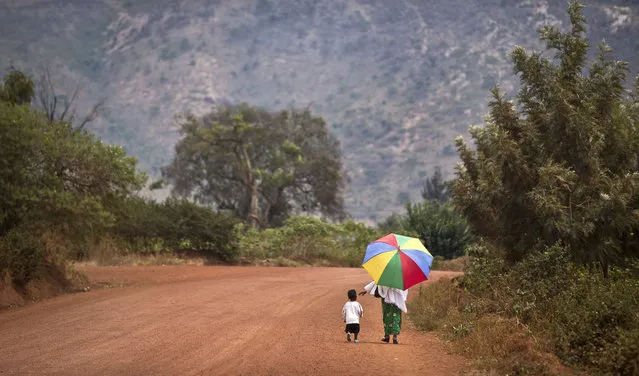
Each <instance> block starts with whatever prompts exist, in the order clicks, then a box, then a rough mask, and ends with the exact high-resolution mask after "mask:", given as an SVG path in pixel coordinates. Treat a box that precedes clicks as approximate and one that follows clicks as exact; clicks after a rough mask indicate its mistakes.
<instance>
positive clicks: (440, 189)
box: [422, 166, 450, 204]
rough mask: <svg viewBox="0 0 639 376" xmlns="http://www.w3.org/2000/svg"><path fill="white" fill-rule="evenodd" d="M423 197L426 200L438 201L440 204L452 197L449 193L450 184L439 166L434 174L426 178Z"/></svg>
mask: <svg viewBox="0 0 639 376" xmlns="http://www.w3.org/2000/svg"><path fill="white" fill-rule="evenodd" d="M422 197H423V198H424V200H426V201H433V200H434V201H437V202H439V203H440V204H443V203H444V202H447V201H448V200H449V199H450V196H449V194H448V184H447V182H445V181H444V178H443V177H442V168H441V167H440V166H437V167H436V168H435V172H434V173H433V176H431V177H429V178H426V181H425V182H424V187H423V188H422Z"/></svg>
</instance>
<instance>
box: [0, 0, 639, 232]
mask: <svg viewBox="0 0 639 376" xmlns="http://www.w3.org/2000/svg"><path fill="white" fill-rule="evenodd" d="M18 3H20V5H18ZM585 4H586V8H585V9H584V13H585V15H586V17H587V22H588V29H589V36H591V41H592V43H593V45H596V44H598V43H599V42H600V41H601V39H603V38H606V40H607V41H608V43H609V44H610V45H611V46H612V47H613V53H614V54H615V56H616V57H617V58H618V59H621V60H626V61H629V62H630V64H631V70H632V71H633V74H636V73H637V70H636V69H635V68H634V67H635V66H636V65H637V63H639V54H638V53H637V52H638V51H639V45H638V44H637V42H636V41H638V40H639V38H637V37H638V36H639V7H638V6H637V5H634V4H632V2H628V1H602V0H600V1H586V2H585ZM3 8H4V11H2V12H0V14H1V15H0V25H3V26H2V33H1V35H2V36H0V51H1V52H2V56H3V57H4V58H3V59H2V60H1V61H0V63H1V64H2V67H3V68H4V67H5V66H8V64H9V63H11V64H13V65H15V66H16V67H20V68H23V67H24V68H26V69H27V70H29V71H35V70H36V68H37V65H38V64H39V63H41V62H43V61H45V62H47V63H48V64H49V65H51V66H53V67H54V70H55V71H56V72H57V73H58V76H56V77H57V78H58V79H59V82H58V83H57V84H58V85H60V87H64V85H65V82H67V83H68V82H76V81H78V80H81V79H82V80H84V81H85V82H86V86H85V91H84V93H83V94H84V95H83V97H82V100H81V101H80V102H79V103H78V104H79V106H80V107H81V108H85V109H86V108H88V107H89V106H90V104H91V103H92V102H94V101H95V100H96V99H97V98H99V97H101V96H107V97H108V98H110V101H109V103H108V105H109V107H110V108H111V111H109V113H107V114H106V115H105V116H104V117H103V118H102V119H101V120H100V121H96V122H94V123H92V124H91V125H90V128H89V129H91V130H92V131H93V132H95V133H96V134H97V135H98V136H99V137H102V138H103V139H105V140H106V141H109V142H115V143H120V144H122V145H123V146H124V147H125V149H126V150H127V151H128V152H129V153H131V154H132V155H135V156H137V157H138V158H139V159H140V161H141V167H142V168H145V169H147V170H149V171H150V172H151V173H154V172H157V168H158V167H160V166H162V165H164V164H167V163H168V162H169V161H170V158H171V156H172V148H173V146H174V144H175V142H176V141H177V140H178V139H179V134H178V133H177V130H176V127H175V124H174V121H173V120H172V117H173V116H174V115H176V114H178V113H180V112H184V111H193V112H194V113H196V114H203V113H204V112H206V111H209V110H210V109H211V107H212V105H213V104H215V103H219V102H224V101H230V102H248V103H251V104H254V105H257V106H262V107H265V108H269V109H273V110H277V109H282V108H287V107H290V106H296V107H306V106H310V108H311V110H312V111H313V113H314V114H316V115H319V116H322V117H324V118H325V119H326V120H327V123H329V124H331V128H332V130H333V132H334V133H335V134H336V136H337V137H338V138H339V140H340V142H341V146H342V150H343V153H342V154H343V158H344V163H345V167H346V171H347V173H348V175H349V179H350V184H349V188H348V190H347V192H346V203H347V207H346V208H347V210H348V211H349V212H350V213H351V214H352V215H353V217H354V218H356V219H362V220H363V219H367V220H373V221H381V220H383V219H384V218H385V217H386V216H388V215H389V214H391V213H392V212H393V211H399V210H401V206H402V203H403V201H405V200H406V199H411V200H417V199H419V189H420V188H421V185H422V183H423V180H424V179H425V178H426V177H427V176H428V175H429V174H431V173H432V172H433V168H434V167H435V166H436V165H441V166H442V167H443V172H444V175H445V176H447V177H450V176H451V174H452V172H453V167H454V165H455V163H456V162H457V160H458V159H457V155H456V152H455V150H454V147H453V139H454V138H455V137H456V136H458V135H463V136H466V138H467V129H468V126H470V125H473V124H482V123H483V122H482V117H483V115H484V114H485V113H486V112H487V103H488V100H489V95H490V93H489V89H490V87H492V86H493V85H494V84H497V83H499V84H500V85H501V87H502V88H503V89H504V91H505V92H506V93H507V94H508V95H509V96H510V97H513V96H514V95H516V91H515V90H516V89H517V80H516V77H515V76H514V74H513V72H512V65H511V64H510V60H509V58H508V53H509V52H510V51H511V50H512V48H513V47H514V46H515V45H522V46H523V47H525V48H526V49H535V50H541V49H542V48H543V45H542V44H541V42H540V41H539V37H538V34H537V29H538V28H539V27H541V26H542V25H544V24H553V25H557V26H559V27H561V28H562V29H565V27H567V25H568V20H567V15H566V8H567V2H564V1H542V0H534V1H533V0H527V1H524V0H521V1H508V2H506V1H498V0H495V1H479V0H474V1H472V0H471V1H461V0H449V1H439V0H437V1H429V2H425V1H408V0H407V1H399V2H395V3H393V5H392V6H391V5H389V4H388V3H386V2H383V1H379V0H375V1H374V0H358V1H347V0H335V1H308V0H307V1H293V0H259V1H250V0H241V1H240V0H238V1H233V2H230V1H220V0H218V1H213V0H198V1H192V2H188V3H187V4H181V3H179V2H175V1H168V0H164V1H155V2H151V1H137V2H133V1H124V0H122V1H120V0H109V1H106V0H105V1H92V2H80V1H31V2H24V1H21V2H16V1H9V2H7V1H4V2H0V10H2V9H3ZM9 59H10V61H9ZM164 194H166V192H164Z"/></svg>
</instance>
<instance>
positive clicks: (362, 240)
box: [237, 216, 385, 267]
mask: <svg viewBox="0 0 639 376" xmlns="http://www.w3.org/2000/svg"><path fill="white" fill-rule="evenodd" d="M383 235H385V234H382V232H380V231H379V230H377V229H375V228H371V227H367V226H365V225H363V224H358V223H355V222H352V221H348V222H345V223H343V224H332V223H328V222H324V221H322V220H320V219H318V218H315V217H304V216H300V217H291V218H289V219H287V220H286V222H285V224H284V226H282V227H277V228H270V229H266V230H263V231H259V230H256V229H253V228H249V227H247V226H244V225H239V226H238V227H237V236H238V238H239V239H240V240H239V244H240V254H241V256H242V257H244V258H247V259H278V258H285V259H290V260H294V261H298V262H302V263H306V264H320V265H322V264H324V265H342V266H350V267H357V266H360V265H361V263H362V259H363V257H364V252H365V251H366V246H367V244H368V243H369V242H371V241H372V240H375V239H377V238H379V237H381V236H383Z"/></svg>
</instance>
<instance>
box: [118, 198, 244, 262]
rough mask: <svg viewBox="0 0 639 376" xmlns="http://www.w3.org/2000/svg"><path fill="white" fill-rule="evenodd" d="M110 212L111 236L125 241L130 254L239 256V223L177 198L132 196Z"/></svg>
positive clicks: (219, 257) (228, 257)
mask: <svg viewBox="0 0 639 376" xmlns="http://www.w3.org/2000/svg"><path fill="white" fill-rule="evenodd" d="M110 209H111V211H112V213H113V214H114V215H115V217H116V221H115V223H114V225H113V226H112V227H111V228H109V229H108V233H109V234H111V235H114V236H117V237H119V238H121V239H122V240H124V241H125V244H126V245H128V246H129V247H130V250H129V252H132V253H157V252H188V253H193V254H197V255H199V256H202V257H205V258H207V259H209V260H221V261H231V260H233V259H235V258H236V257H237V255H238V247H237V239H236V238H235V237H234V233H233V229H234V226H235V225H236V224H237V223H238V220H237V219H236V218H235V217H233V216H231V215H228V214H225V213H216V212H215V211H213V210H212V209H210V208H207V207H204V206H199V205H197V204H195V203H193V202H190V201H188V200H185V199H175V198H168V199H167V200H166V201H164V202H162V203H157V202H155V201H149V200H145V199H142V198H139V197H132V198H129V199H126V200H118V201H116V202H114V205H113V207H112V208H110Z"/></svg>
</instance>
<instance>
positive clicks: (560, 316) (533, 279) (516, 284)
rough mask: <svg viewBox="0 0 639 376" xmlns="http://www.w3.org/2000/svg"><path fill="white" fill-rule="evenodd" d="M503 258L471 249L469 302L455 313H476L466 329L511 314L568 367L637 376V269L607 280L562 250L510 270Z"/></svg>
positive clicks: (465, 281) (466, 284)
mask: <svg viewBox="0 0 639 376" xmlns="http://www.w3.org/2000/svg"><path fill="white" fill-rule="evenodd" d="M498 254H499V252H495V251H491V250H490V248H488V247H482V246H474V247H471V248H469V255H470V262H469V264H468V265H469V266H468V268H467V272H466V273H465V275H464V276H463V277H462V278H461V279H460V282H461V283H460V286H461V287H463V288H464V289H465V291H466V296H467V300H466V302H465V303H464V304H460V305H458V307H457V310H458V311H459V312H472V313H473V316H472V317H471V320H470V322H471V324H470V325H467V326H470V327H473V326H476V325H475V324H476V320H478V318H480V317H483V316H485V315H492V314H500V315H504V316H508V317H511V318H513V319H515V320H516V321H517V322H519V323H521V324H523V325H525V326H526V327H527V328H529V330H530V331H531V334H533V335H534V336H535V337H536V338H538V339H539V340H540V341H542V342H543V343H545V344H546V345H547V350H549V351H553V352H554V353H555V354H556V355H557V356H558V357H559V358H560V359H561V360H562V361H564V362H565V363H566V364H570V365H573V366H576V367H585V368H586V369H588V370H589V372H590V373H591V374H601V375H636V374H637V371H638V370H639V368H638V366H639V364H638V362H639V342H638V341H637V340H638V339H639V337H637V334H638V333H639V314H638V313H637V312H639V280H637V278H636V277H635V276H634V275H633V273H636V271H635V270H632V269H620V268H612V269H611V273H610V277H609V278H605V277H604V276H603V275H602V274H601V272H600V270H599V269H597V268H595V267H588V266H580V265H577V264H575V263H573V262H571V261H570V254H569V252H567V251H566V250H565V249H564V248H562V247H560V246H558V245H555V246H553V247H551V248H549V249H547V250H546V251H545V252H543V253H533V254H531V255H529V256H528V257H526V258H524V259H523V260H522V261H521V262H519V263H517V264H515V265H510V266H508V265H506V264H505V263H504V262H503V261H501V260H503V259H501V258H500V257H498V256H497V255H498ZM469 317H470V316H466V318H467V319H468V318H469ZM472 323H475V324H472Z"/></svg>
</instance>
